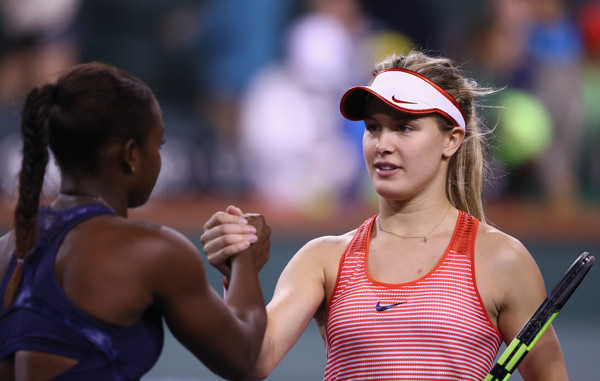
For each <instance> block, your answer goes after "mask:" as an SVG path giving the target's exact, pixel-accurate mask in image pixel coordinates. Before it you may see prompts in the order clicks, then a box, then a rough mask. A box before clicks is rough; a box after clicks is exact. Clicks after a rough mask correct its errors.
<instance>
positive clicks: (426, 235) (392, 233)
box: [377, 205, 451, 243]
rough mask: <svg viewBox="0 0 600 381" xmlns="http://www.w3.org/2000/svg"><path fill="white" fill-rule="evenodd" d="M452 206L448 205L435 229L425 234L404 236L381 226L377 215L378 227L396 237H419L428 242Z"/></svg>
mask: <svg viewBox="0 0 600 381" xmlns="http://www.w3.org/2000/svg"><path fill="white" fill-rule="evenodd" d="M450 206H451V205H448V209H446V213H444V215H443V216H442V219H441V220H440V222H438V223H437V224H436V225H435V226H434V227H433V229H431V230H430V231H429V233H427V234H425V235H424V236H404V235H399V234H396V233H394V232H391V231H389V230H385V229H384V228H382V227H381V220H380V219H379V217H377V227H378V228H379V230H381V231H382V232H384V233H388V234H391V235H395V236H396V237H399V238H418V239H423V242H425V243H427V237H429V236H430V235H431V233H433V232H434V231H435V229H437V227H438V226H440V224H441V223H442V221H444V219H445V218H446V215H447V214H448V212H449V211H450Z"/></svg>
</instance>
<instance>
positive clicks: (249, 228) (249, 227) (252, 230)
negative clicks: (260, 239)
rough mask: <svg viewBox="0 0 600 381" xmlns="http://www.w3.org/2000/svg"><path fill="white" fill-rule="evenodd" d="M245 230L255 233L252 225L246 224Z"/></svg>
mask: <svg viewBox="0 0 600 381" xmlns="http://www.w3.org/2000/svg"><path fill="white" fill-rule="evenodd" d="M246 231H247V232H248V233H252V234H254V233H256V228H255V227H254V226H252V225H248V226H247V227H246Z"/></svg>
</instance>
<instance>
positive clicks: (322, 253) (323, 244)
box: [296, 230, 356, 263]
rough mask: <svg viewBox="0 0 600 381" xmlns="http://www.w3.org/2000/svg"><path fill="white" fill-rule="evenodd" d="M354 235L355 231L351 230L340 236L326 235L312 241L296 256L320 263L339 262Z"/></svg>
mask: <svg viewBox="0 0 600 381" xmlns="http://www.w3.org/2000/svg"><path fill="white" fill-rule="evenodd" d="M355 234H356V230H353V231H350V232H347V233H344V234H341V235H328V236H321V237H318V238H315V239H312V240H310V241H308V242H307V243H306V244H305V245H304V246H303V247H302V248H301V249H300V250H299V251H298V253H297V254H296V256H301V257H308V258H311V259H313V260H318V261H321V262H323V261H326V262H328V261H332V260H333V261H339V259H340V258H341V256H342V254H343V253H344V251H345V250H346V247H348V245H349V244H350V241H351V240H352V237H354V235H355ZM336 263H337V262H336Z"/></svg>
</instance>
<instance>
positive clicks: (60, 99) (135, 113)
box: [4, 62, 156, 307]
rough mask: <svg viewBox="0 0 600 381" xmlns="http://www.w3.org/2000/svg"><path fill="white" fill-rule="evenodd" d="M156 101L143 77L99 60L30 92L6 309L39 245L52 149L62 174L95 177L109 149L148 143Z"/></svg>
mask: <svg viewBox="0 0 600 381" xmlns="http://www.w3.org/2000/svg"><path fill="white" fill-rule="evenodd" d="M155 102H156V100H155V97H154V94H153V93H152V91H151V90H150V88H149V87H148V86H147V85H146V84H145V83H143V82H142V81H141V80H140V79H138V78H136V77H134V76H132V75H131V74H129V73H127V72H125V71H123V70H121V69H118V68H115V67H112V66H109V65H106V64H102V63H97V62H92V63H86V64H81V65H77V66H75V67H74V68H72V69H71V70H69V71H68V72H67V73H65V74H64V75H62V76H61V77H60V78H59V79H58V80H57V82H56V83H54V84H46V85H42V86H40V87H36V88H33V89H32V90H31V91H30V92H29V94H28V95H27V97H26V99H25V102H24V104H23V108H22V111H21V136H22V140H23V149H22V164H21V171H20V173H19V177H18V178H19V196H18V200H17V204H16V207H15V210H14V219H13V227H14V237H15V246H16V252H15V255H16V258H17V264H16V267H15V270H14V272H13V274H12V277H11V279H10V281H9V284H8V287H7V290H6V294H5V296H4V306H5V307H7V306H9V305H10V303H12V300H13V298H14V296H15V294H16V292H17V289H18V287H19V285H20V283H21V279H22V277H23V262H24V259H25V257H26V255H27V253H28V252H29V251H30V250H31V249H32V248H33V247H34V245H35V241H36V231H37V217H38V209H39V206H40V196H41V193H42V187H43V181H44V175H45V173H46V166H47V164H48V160H49V151H48V148H50V150H51V151H52V153H53V155H54V158H55V159H56V162H57V164H58V167H59V168H60V171H61V174H69V175H76V174H84V175H93V174H95V173H97V172H98V171H99V169H100V164H101V160H102V154H103V148H104V147H106V146H107V145H109V144H112V143H115V142H125V141H127V140H128V139H132V138H133V139H135V141H137V142H138V143H140V144H142V143H143V142H144V139H145V138H146V137H147V135H148V130H149V126H150V125H151V123H150V122H151V120H152V118H154V114H153V113H154V111H153V110H155V108H153V107H152V106H153V104H154V103H155Z"/></svg>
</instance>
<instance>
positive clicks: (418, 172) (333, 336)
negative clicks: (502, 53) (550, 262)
mask: <svg viewBox="0 0 600 381" xmlns="http://www.w3.org/2000/svg"><path fill="white" fill-rule="evenodd" d="M489 92H490V91H489V90H487V89H484V88H481V87H478V85H477V83H476V82H475V81H473V80H472V79H469V78H467V77H465V76H464V75H462V73H461V72H460V70H459V69H458V68H457V67H456V66H455V65H454V64H453V62H452V61H451V60H449V59H447V58H444V57H432V56H429V55H427V54H425V53H422V52H411V53H410V54H408V55H407V56H391V57H389V58H387V59H385V60H384V61H382V62H380V63H379V64H377V65H376V67H375V70H374V71H373V80H372V83H371V84H370V85H369V86H358V87H354V88H351V89H350V90H348V91H347V92H346V94H345V95H344V96H343V98H342V100H341V112H342V114H343V115H344V116H345V117H346V118H347V119H350V120H364V123H365V132H364V138H363V151H364V158H365V162H366V166H367V170H368V172H369V175H370V178H371V181H372V183H373V186H374V188H375V190H376V191H377V193H378V194H379V212H378V213H377V214H376V215H375V216H372V217H370V218H368V219H367V220H366V221H365V222H364V223H363V224H362V225H361V226H360V227H359V228H358V229H356V230H354V231H351V232H348V233H346V234H343V235H340V236H325V237H320V238H317V239H314V240H312V241H310V242H308V243H307V244H306V245H305V246H304V247H303V248H301V249H300V250H299V252H298V253H297V254H296V255H295V256H294V257H293V258H292V260H291V261H290V262H289V264H288V265H287V266H286V268H285V270H284V271H283V273H282V274H281V277H280V278H279V281H278V283H277V286H276V289H275V292H274V295H273V299H272V300H271V302H270V303H269V304H268V306H267V314H268V322H267V332H266V335H265V339H264V342H263V346H262V350H261V355H260V359H259V362H258V364H257V367H256V368H255V370H254V372H253V374H252V375H249V376H248V377H247V379H252V380H254V379H262V378H265V377H267V376H268V374H269V373H270V371H271V370H272V369H274V368H275V367H276V366H277V364H278V363H279V362H280V360H281V359H282V358H283V357H284V355H285V354H286V353H287V352H288V351H289V350H290V348H291V347H292V346H293V345H294V343H295V342H296V341H297V340H298V338H299V337H300V335H301V334H302V332H303V331H304V329H305V328H306V326H307V325H308V324H309V322H310V320H311V319H312V318H314V319H315V321H316V323H317V325H318V327H319V328H320V331H321V333H322V335H323V339H324V341H325V346H326V350H327V365H326V370H325V375H324V379H325V380H328V381H329V380H367V379H369V380H371V379H381V380H444V381H448V380H462V381H464V380H472V381H480V380H483V379H484V377H485V376H486V375H487V373H488V372H489V371H490V369H491V368H492V366H493V364H494V359H495V356H496V354H497V351H498V349H499V346H500V344H501V343H502V342H503V341H504V342H506V343H508V342H510V341H511V340H512V339H513V337H515V335H516V334H517V333H518V332H519V330H520V328H521V327H522V326H523V324H524V323H525V322H526V321H527V320H528V319H529V317H530V316H531V315H532V313H533V312H534V311H535V310H536V308H537V307H538V305H539V304H540V302H541V301H542V300H543V299H544V297H545V295H546V291H545V288H544V282H543V279H542V276H541V274H540V271H539V269H538V267H537V265H536V263H535V261H534V260H533V258H532V257H531V255H530V254H529V252H528V251H527V249H526V248H525V247H524V246H523V245H522V244H521V243H520V242H519V241H518V240H517V239H515V238H513V237H511V236H509V235H507V234H505V233H503V232H501V231H499V230H498V229H496V228H494V227H492V226H490V225H488V224H486V223H485V217H484V212H483V207H482V200H481V192H482V178H483V173H484V158H483V149H482V142H483V136H482V132H481V131H480V125H481V122H480V120H479V118H478V116H477V113H476V106H477V105H476V102H475V99H476V98H477V97H480V96H484V95H486V94H489ZM340 154H343V153H340ZM239 215H241V211H240V210H239V209H237V208H233V207H230V208H228V209H227V210H226V211H224V212H218V213H216V214H215V215H213V217H212V218H211V219H210V220H209V221H208V222H207V223H206V224H205V232H204V234H203V236H202V242H203V243H204V250H205V252H206V254H207V256H208V259H209V261H210V263H211V264H213V265H214V266H216V267H217V268H219V269H220V270H221V271H222V272H224V273H227V270H226V269H227V266H226V260H227V259H228V258H230V257H231V256H234V255H235V253H236V252H238V251H240V250H241V249H243V248H245V247H247V246H248V243H249V242H250V239H251V238H252V239H254V236H253V235H252V234H246V233H245V232H244V230H243V229H244V226H243V225H238V224H237V223H236V221H237V219H238V218H239ZM519 372H520V373H521V375H522V376H523V379H524V380H527V381H533V380H544V381H549V380H557V381H558V380H567V379H568V377H567V373H566V367H565V364H564V360H563V355H562V352H561V348H560V345H559V342H558V340H557V337H556V335H555V333H554V331H553V330H552V328H550V329H548V331H547V332H546V333H545V334H544V335H543V336H542V337H541V339H540V340H539V342H538V343H537V344H536V346H535V348H534V349H533V350H532V351H531V353H530V354H529V355H528V357H527V358H526V359H525V360H524V361H523V362H522V363H521V365H520V366H519Z"/></svg>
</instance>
